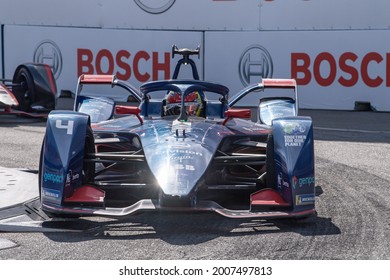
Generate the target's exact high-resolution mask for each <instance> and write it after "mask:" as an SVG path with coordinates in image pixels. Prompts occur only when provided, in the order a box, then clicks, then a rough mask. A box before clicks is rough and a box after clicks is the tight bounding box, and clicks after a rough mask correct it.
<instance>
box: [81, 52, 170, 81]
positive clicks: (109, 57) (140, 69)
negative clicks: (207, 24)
mask: <svg viewBox="0 0 390 280" xmlns="http://www.w3.org/2000/svg"><path fill="white" fill-rule="evenodd" d="M145 68H146V69H150V68H151V69H152V71H151V72H149V71H147V70H144V69H145ZM170 71H171V54H170V52H164V53H159V52H157V51H154V52H147V51H144V50H139V51H137V52H130V51H128V50H119V51H117V52H116V53H113V52H111V51H110V50H108V49H101V50H98V51H92V50H90V49H81V48H80V49H77V75H78V77H79V76H80V75H82V74H99V75H115V76H116V77H117V78H118V79H120V80H125V81H126V80H129V79H130V78H132V77H134V78H135V79H136V80H137V81H139V82H141V83H144V82H147V81H149V80H150V79H152V80H159V79H162V78H163V79H169V78H170V76H171V72H170ZM160 73H161V74H160ZM161 75H162V78H160V76H161Z"/></svg>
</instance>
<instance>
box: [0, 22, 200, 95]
mask: <svg viewBox="0 0 390 280" xmlns="http://www.w3.org/2000/svg"><path fill="white" fill-rule="evenodd" d="M4 33H5V44H4V57H5V61H4V62H5V65H6V68H5V73H6V75H8V76H11V77H12V75H13V71H14V70H15V68H16V67H17V65H19V64H21V63H24V62H38V63H46V64H49V65H50V66H51V67H52V70H53V73H54V76H55V78H56V81H57V86H58V89H59V90H61V89H67V90H73V91H74V90H75V87H76V83H77V78H78V77H79V75H81V74H115V75H116V76H117V77H118V78H119V79H123V80H128V81H129V82H131V83H132V84H133V85H135V86H139V85H140V84H141V83H143V82H146V81H150V80H159V79H168V78H170V77H171V76H172V74H173V71H174V68H175V65H176V61H177V60H178V59H179V57H177V58H176V57H175V58H174V59H172V57H171V50H172V45H173V44H177V46H178V47H188V46H190V47H194V48H196V46H198V45H203V33H201V32H185V31H177V32H173V31H136V30H108V29H92V28H88V29H83V28H59V27H57V28H56V27H28V26H5V28H4ZM15 34H18V36H14V35H15ZM195 62H196V63H197V67H198V70H199V75H200V76H201V77H203V71H202V69H203V59H195ZM187 70H188V71H185V72H184V76H182V77H188V75H190V74H191V72H190V71H189V70H190V69H187Z"/></svg>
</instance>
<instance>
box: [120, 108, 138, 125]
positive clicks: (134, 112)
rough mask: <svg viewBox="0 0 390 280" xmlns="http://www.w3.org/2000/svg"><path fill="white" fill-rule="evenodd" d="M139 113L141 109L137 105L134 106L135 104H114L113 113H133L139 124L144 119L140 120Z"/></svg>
mask: <svg viewBox="0 0 390 280" xmlns="http://www.w3.org/2000/svg"><path fill="white" fill-rule="evenodd" d="M140 113H141V109H140V108H139V107H136V106H124V105H116V106H115V114H117V115H135V116H136V117H137V118H138V120H139V122H140V123H141V124H143V123H144V121H143V120H142V118H141V116H140Z"/></svg>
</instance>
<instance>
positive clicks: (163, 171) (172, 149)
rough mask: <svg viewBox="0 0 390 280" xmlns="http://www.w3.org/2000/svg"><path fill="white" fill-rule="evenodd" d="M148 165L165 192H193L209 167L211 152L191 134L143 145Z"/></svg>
mask: <svg viewBox="0 0 390 280" xmlns="http://www.w3.org/2000/svg"><path fill="white" fill-rule="evenodd" d="M144 152H145V156H146V159H147V162H148V164H149V167H150V169H151V171H152V173H153V175H154V176H155V178H156V179H157V182H158V184H159V185H160V187H161V189H162V191H163V192H164V194H166V195H170V196H179V197H184V196H187V195H189V194H190V192H191V191H192V190H193V189H194V187H195V185H196V184H197V182H198V181H199V180H200V179H201V177H202V176H203V174H204V173H205V171H206V168H207V166H208V165H209V162H210V160H211V158H212V153H211V152H210V151H209V150H208V149H207V148H206V147H205V146H203V145H202V144H201V143H196V142H194V141H192V140H191V139H190V138H184V139H180V141H177V140H175V141H172V142H171V141H169V142H168V143H167V144H166V145H153V146H149V147H146V148H144Z"/></svg>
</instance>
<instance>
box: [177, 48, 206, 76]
mask: <svg viewBox="0 0 390 280" xmlns="http://www.w3.org/2000/svg"><path fill="white" fill-rule="evenodd" d="M175 54H178V55H181V56H183V58H181V59H180V60H179V61H178V62H177V64H176V67H175V72H174V73H173V76H172V79H174V80H176V79H177V77H178V76H179V71H180V67H181V65H183V64H184V65H187V64H189V65H191V68H192V76H193V77H194V79H195V80H199V74H198V69H197V68H196V64H195V62H194V61H193V60H192V59H191V57H190V56H191V55H198V59H200V46H198V47H197V48H196V49H195V50H192V49H188V48H183V49H179V48H178V47H177V46H176V45H173V46H172V58H174V57H175Z"/></svg>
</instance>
